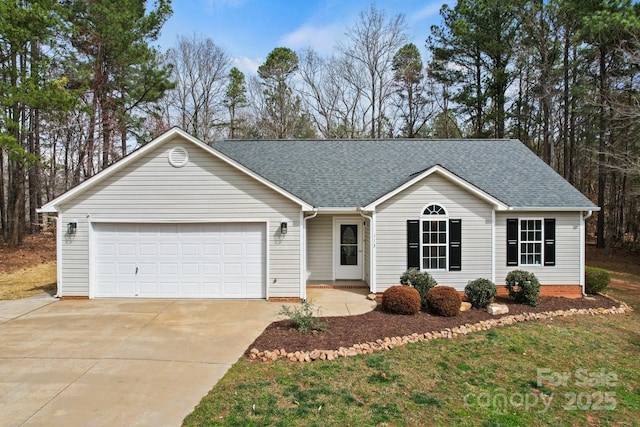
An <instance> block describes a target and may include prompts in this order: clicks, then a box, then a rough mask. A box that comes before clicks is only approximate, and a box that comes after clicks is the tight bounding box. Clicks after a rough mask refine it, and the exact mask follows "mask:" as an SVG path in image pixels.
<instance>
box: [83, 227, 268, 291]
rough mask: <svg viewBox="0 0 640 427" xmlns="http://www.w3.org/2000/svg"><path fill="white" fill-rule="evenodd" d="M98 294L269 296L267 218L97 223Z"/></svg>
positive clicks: (96, 263)
mask: <svg viewBox="0 0 640 427" xmlns="http://www.w3.org/2000/svg"><path fill="white" fill-rule="evenodd" d="M94 232H95V239H94V241H95V246H94V248H95V255H94V258H93V259H94V265H95V268H96V274H95V282H94V286H95V292H94V296H96V297H142V298H266V295H265V274H264V271H265V249H264V248H265V225H264V224H253V223H251V224H244V223H242V224H107V223H96V224H95V225H94Z"/></svg>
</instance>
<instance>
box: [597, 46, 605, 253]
mask: <svg viewBox="0 0 640 427" xmlns="http://www.w3.org/2000/svg"><path fill="white" fill-rule="evenodd" d="M599 68H600V69H599V73H600V75H599V76H598V77H599V78H598V85H599V86H600V87H599V88H598V89H599V92H600V94H599V95H600V96H599V102H600V126H599V130H598V138H599V140H600V141H599V148H598V206H600V212H598V223H597V231H596V233H597V238H596V247H598V248H604V247H605V236H604V230H605V221H604V217H605V211H606V209H605V195H606V193H605V186H606V184H607V167H606V165H605V162H606V159H607V157H606V155H605V150H606V149H607V144H606V138H605V135H606V131H607V130H606V124H607V121H606V118H605V114H606V108H605V99H606V97H605V93H604V91H605V81H606V76H605V73H606V58H605V52H604V50H603V49H602V47H601V48H600V58H599Z"/></svg>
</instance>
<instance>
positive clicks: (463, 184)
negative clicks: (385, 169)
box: [363, 165, 507, 211]
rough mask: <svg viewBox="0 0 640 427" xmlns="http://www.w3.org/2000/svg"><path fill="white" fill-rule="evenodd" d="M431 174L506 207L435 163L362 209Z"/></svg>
mask: <svg viewBox="0 0 640 427" xmlns="http://www.w3.org/2000/svg"><path fill="white" fill-rule="evenodd" d="M432 174H439V175H442V176H444V177H445V178H446V179H448V180H449V181H451V182H454V183H455V184H457V185H459V186H460V187H462V188H464V189H465V190H466V191H468V192H470V193H472V194H474V195H475V196H476V197H478V198H480V199H482V200H484V201H485V202H487V203H489V204H491V205H493V206H494V207H495V208H497V209H498V210H505V209H507V206H506V205H505V204H504V203H502V202H501V201H500V200H498V199H496V198H495V197H493V196H491V195H490V194H487V193H485V192H484V191H482V190H480V189H478V188H476V187H475V186H473V185H472V184H470V183H468V182H467V181H465V180H463V179H461V178H459V177H458V176H456V175H454V174H452V173H451V172H449V171H448V170H447V169H445V168H443V167H442V166H440V165H435V166H433V167H431V168H429V169H428V170H426V171H424V172H422V173H420V174H418V175H416V176H415V177H414V178H413V179H411V180H409V181H407V182H405V183H404V184H402V185H401V186H400V187H397V188H395V189H394V190H392V191H390V192H388V193H386V194H385V195H383V196H382V197H380V198H379V199H377V200H374V201H373V202H372V203H370V204H369V205H367V206H365V207H363V210H365V211H372V210H375V208H376V207H377V206H378V205H380V204H381V203H383V202H385V201H387V200H389V199H390V198H392V197H393V196H395V195H396V194H398V193H401V192H402V191H404V190H406V189H407V188H409V187H411V186H412V185H414V184H416V183H418V182H420V181H422V180H423V179H424V178H426V177H428V176H430V175H432Z"/></svg>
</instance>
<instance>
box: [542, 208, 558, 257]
mask: <svg viewBox="0 0 640 427" xmlns="http://www.w3.org/2000/svg"><path fill="white" fill-rule="evenodd" d="M544 265H546V266H553V265H556V219H555V218H545V219H544Z"/></svg>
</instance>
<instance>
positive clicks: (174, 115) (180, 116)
mask: <svg viewBox="0 0 640 427" xmlns="http://www.w3.org/2000/svg"><path fill="white" fill-rule="evenodd" d="M165 60H166V62H168V63H170V64H172V65H173V73H172V79H173V80H174V81H175V83H176V87H175V89H174V90H172V91H170V92H168V93H167V96H166V98H165V100H166V103H167V110H168V114H167V115H168V120H169V122H170V124H171V125H177V126H180V127H181V128H182V129H184V130H185V131H187V132H189V133H190V134H192V135H194V136H195V137H197V138H200V139H202V140H204V141H212V140H214V139H215V138H216V136H218V135H219V130H218V129H219V127H220V126H221V124H224V123H225V122H226V121H227V116H226V114H227V108H226V106H225V105H224V99H225V95H226V89H227V87H226V85H227V79H228V75H229V68H230V66H231V59H230V57H229V55H228V54H227V53H226V52H225V51H224V49H222V48H221V47H219V46H218V45H216V44H215V43H214V42H213V40H211V39H209V38H204V37H203V36H196V35H193V36H191V37H184V36H179V37H178V41H177V44H176V47H175V48H172V49H169V51H168V52H167V54H166V57H165Z"/></svg>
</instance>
